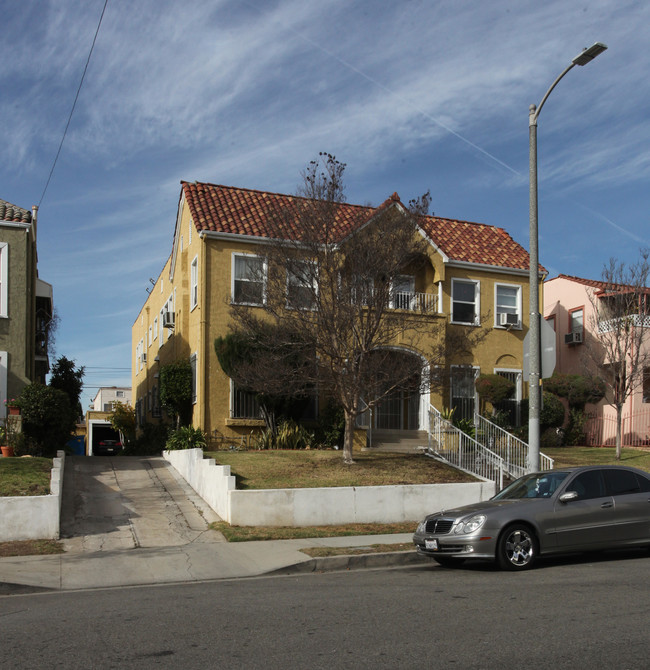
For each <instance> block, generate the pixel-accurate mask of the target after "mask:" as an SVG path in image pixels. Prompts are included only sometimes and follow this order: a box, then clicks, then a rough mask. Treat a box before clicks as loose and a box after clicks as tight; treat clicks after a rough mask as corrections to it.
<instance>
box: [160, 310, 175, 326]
mask: <svg viewBox="0 0 650 670" xmlns="http://www.w3.org/2000/svg"><path fill="white" fill-rule="evenodd" d="M162 325H163V328H173V327H174V326H175V325H176V319H175V315H174V312H164V313H163V317H162Z"/></svg>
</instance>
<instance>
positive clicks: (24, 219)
mask: <svg viewBox="0 0 650 670" xmlns="http://www.w3.org/2000/svg"><path fill="white" fill-rule="evenodd" d="M31 220H32V213H31V212H30V211H29V210H27V209H23V208H22V207H16V205H12V204H11V203H10V202H7V201H6V200H2V199H0V221H12V222H14V223H30V222H31Z"/></svg>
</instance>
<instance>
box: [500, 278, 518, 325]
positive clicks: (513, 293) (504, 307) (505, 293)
mask: <svg viewBox="0 0 650 670" xmlns="http://www.w3.org/2000/svg"><path fill="white" fill-rule="evenodd" d="M494 291H495V297H494V305H495V312H496V323H495V325H496V326H499V327H506V326H517V327H521V286H513V285H512V284H496V285H495V287H494ZM502 314H505V315H506V316H504V317H502V316H501V315H502Z"/></svg>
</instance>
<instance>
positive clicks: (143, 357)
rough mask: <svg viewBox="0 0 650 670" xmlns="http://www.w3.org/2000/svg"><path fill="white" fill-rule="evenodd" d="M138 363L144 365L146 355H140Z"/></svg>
mask: <svg viewBox="0 0 650 670" xmlns="http://www.w3.org/2000/svg"><path fill="white" fill-rule="evenodd" d="M140 362H141V363H142V365H144V364H145V363H146V362H147V354H146V353H143V354H141V355H140Z"/></svg>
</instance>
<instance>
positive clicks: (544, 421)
mask: <svg viewBox="0 0 650 670" xmlns="http://www.w3.org/2000/svg"><path fill="white" fill-rule="evenodd" d="M563 423H564V405H563V404H562V401H561V400H560V399H559V398H558V397H557V396H556V395H554V394H553V393H547V392H545V393H544V399H543V402H542V409H541V410H540V412H539V425H540V429H541V430H542V431H543V430H545V429H546V428H559V427H560V426H561V425H562V424H563Z"/></svg>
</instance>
